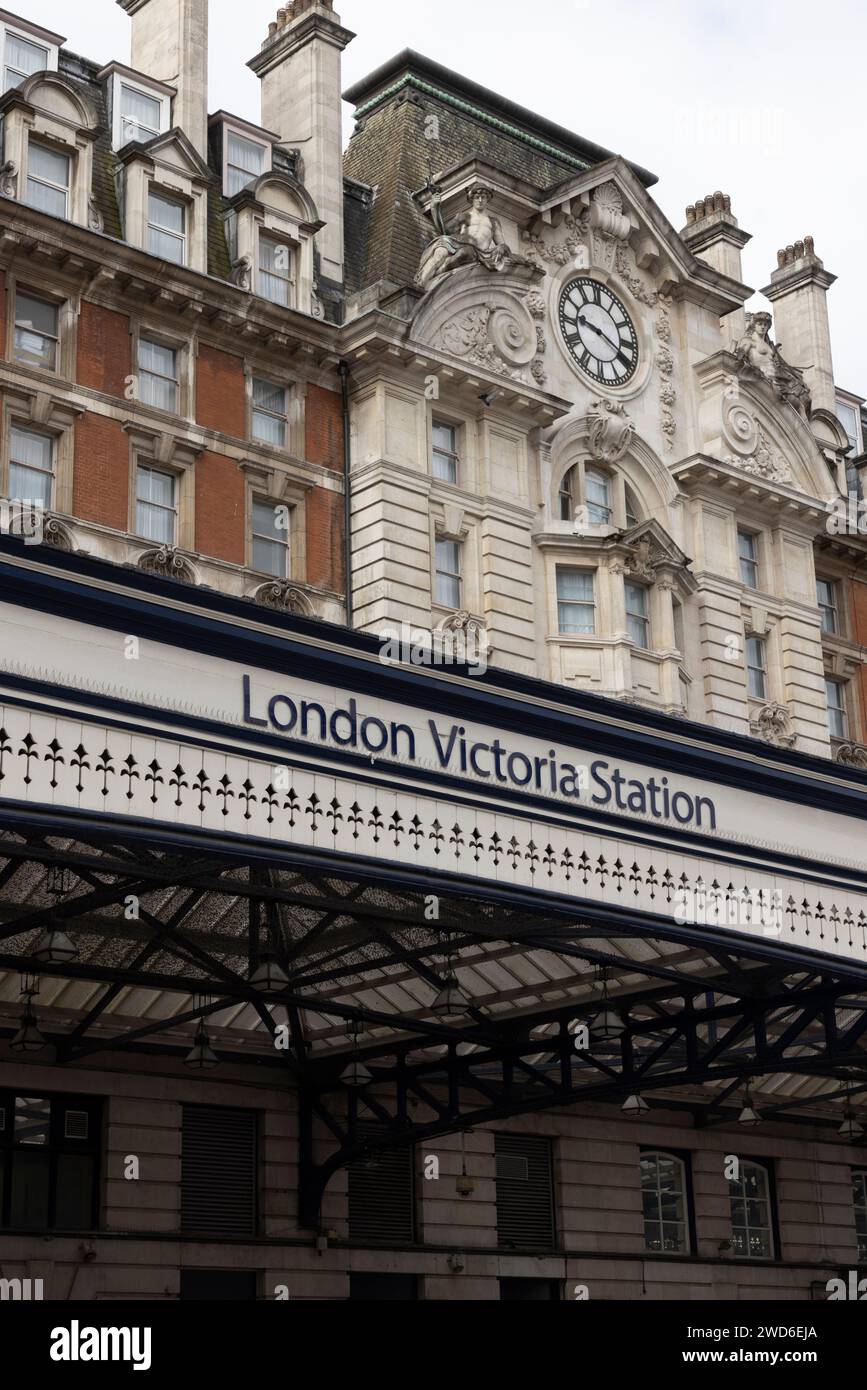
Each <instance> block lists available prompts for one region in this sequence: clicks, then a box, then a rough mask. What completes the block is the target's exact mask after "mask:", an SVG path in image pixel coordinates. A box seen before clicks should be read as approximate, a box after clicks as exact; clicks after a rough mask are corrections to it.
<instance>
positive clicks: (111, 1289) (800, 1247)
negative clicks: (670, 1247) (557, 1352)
mask: <svg viewBox="0 0 867 1390" xmlns="http://www.w3.org/2000/svg"><path fill="white" fill-rule="evenodd" d="M149 1068H151V1069H149ZM152 1068H153V1064H152V1063H149V1061H148V1059H146V1058H142V1057H136V1056H128V1057H124V1058H113V1057H106V1058H105V1059H101V1063H100V1069H99V1070H96V1069H85V1067H84V1066H82V1065H80V1066H78V1067H76V1068H74V1069H72V1070H66V1069H61V1068H58V1067H54V1066H51V1065H44V1064H40V1063H37V1062H36V1061H33V1062H31V1063H22V1062H20V1061H14V1062H12V1061H10V1062H9V1063H7V1064H4V1067H3V1085H4V1086H6V1087H8V1088H11V1089H26V1092H27V1094H28V1095H39V1094H48V1093H55V1094H56V1093H60V1092H67V1093H75V1094H85V1095H102V1096H105V1097H106V1109H105V1122H104V1127H103V1155H102V1174H101V1193H102V1214H101V1223H102V1229H101V1230H100V1231H99V1232H97V1233H77V1234H72V1235H68V1236H67V1235H49V1236H47V1237H46V1236H43V1235H41V1234H40V1235H32V1234H27V1235H25V1234H17V1233H13V1232H0V1278H2V1279H14V1278H22V1279H24V1278H31V1279H42V1280H43V1289H44V1297H45V1298H46V1299H57V1300H63V1301H66V1300H69V1299H74V1300H78V1299H85V1300H91V1299H96V1300H101V1299H123V1298H134V1299H174V1298H177V1297H178V1294H179V1284H180V1272H181V1270H182V1269H192V1268H198V1269H202V1268H209V1269H219V1270H245V1271H255V1272H256V1275H257V1291H258V1296H259V1297H260V1298H274V1297H275V1296H277V1290H278V1289H283V1288H285V1290H286V1291H287V1294H288V1297H289V1299H290V1300H294V1299H345V1298H348V1297H349V1276H350V1274H352V1273H375V1274H385V1273H394V1274H404V1275H415V1276H417V1278H418V1281H419V1282H418V1288H419V1296H420V1297H421V1298H425V1299H444V1300H456V1299H457V1300H464V1299H497V1298H498V1297H499V1285H498V1280H499V1279H501V1278H539V1279H549V1280H554V1281H557V1284H558V1286H559V1290H560V1295H561V1297H564V1298H570V1299H571V1298H584V1297H587V1298H589V1299H591V1300H592V1299H630V1300H631V1299H641V1298H649V1299H699V1300H700V1299H708V1300H711V1299H713V1300H718V1299H744V1300H749V1299H765V1298H768V1299H777V1298H782V1299H809V1298H811V1297H816V1296H818V1297H824V1293H823V1292H822V1290H823V1289H824V1285H825V1284H826V1282H827V1280H828V1279H830V1278H831V1277H834V1276H835V1275H836V1274H837V1273H839V1272H840V1271H841V1270H848V1269H850V1268H855V1267H856V1265H857V1244H856V1235H855V1217H854V1210H853V1204H852V1190H851V1169H852V1168H853V1167H858V1166H861V1167H863V1166H867V1150H865V1148H864V1147H863V1146H861V1147H858V1146H853V1145H850V1144H846V1143H843V1142H842V1141H841V1140H839V1139H838V1138H837V1137H836V1135H835V1133H834V1131H833V1130H827V1129H824V1130H819V1129H817V1128H814V1127H811V1126H806V1125H803V1126H801V1125H799V1126H795V1125H783V1124H780V1123H778V1124H776V1125H772V1124H770V1123H768V1124H762V1125H761V1126H759V1127H758V1128H756V1129H750V1130H743V1129H739V1127H738V1126H737V1124H731V1125H725V1126H724V1125H720V1126H719V1127H713V1128H704V1129H697V1128H695V1126H694V1124H693V1121H692V1118H691V1116H690V1115H689V1114H688V1112H686V1111H675V1110H671V1111H665V1110H654V1111H653V1112H651V1114H650V1115H648V1116H647V1117H646V1118H645V1119H643V1120H641V1121H631V1120H627V1119H625V1118H623V1117H622V1115H621V1113H620V1111H619V1110H618V1109H615V1108H606V1107H601V1106H597V1107H595V1108H592V1109H591V1108H588V1109H582V1110H581V1111H580V1112H579V1111H577V1110H572V1111H570V1110H553V1111H550V1112H547V1113H544V1114H541V1113H540V1114H535V1115H532V1116H525V1117H522V1118H516V1119H514V1120H510V1121H508V1123H504V1124H503V1125H501V1126H499V1128H501V1129H502V1130H504V1131H506V1132H508V1133H512V1134H535V1135H543V1136H546V1137H548V1138H550V1139H551V1140H552V1153H553V1164H554V1194H555V1209H556V1227H557V1244H558V1253H554V1252H552V1251H541V1250H540V1251H538V1252H535V1251H530V1252H526V1253H523V1252H522V1253H519V1252H505V1251H504V1250H502V1249H498V1248H497V1220H496V1218H497V1213H496V1187H495V1158H494V1132H493V1130H492V1129H490V1128H484V1129H483V1128H480V1129H477V1130H474V1131H472V1132H470V1133H468V1134H464V1135H463V1136H462V1137H461V1136H456V1135H450V1136H446V1137H444V1138H440V1139H437V1140H435V1141H431V1142H429V1143H426V1144H421V1145H419V1146H418V1147H417V1149H416V1153H415V1171H416V1178H417V1181H416V1188H417V1197H418V1204H417V1216H418V1236H419V1245H418V1246H414V1247H403V1248H400V1249H383V1248H379V1247H376V1248H371V1247H366V1248H365V1247H362V1246H360V1245H359V1244H358V1243H356V1242H353V1241H352V1240H351V1239H350V1236H349V1230H348V1221H347V1215H348V1213H347V1178H346V1173H345V1171H341V1172H339V1173H338V1174H337V1175H336V1176H335V1178H334V1179H333V1180H332V1182H331V1183H330V1184H329V1186H328V1188H327V1191H326V1196H325V1201H324V1204H323V1210H322V1230H323V1231H326V1232H328V1236H327V1240H326V1241H325V1242H323V1241H322V1240H320V1242H319V1243H320V1246H321V1247H322V1248H317V1241H316V1235H315V1233H311V1232H309V1231H307V1230H304V1229H302V1228H301V1227H299V1225H298V1221H297V1200H296V1190H297V1132H298V1125H297V1115H296V1111H295V1099H294V1096H293V1095H292V1094H291V1093H290V1092H288V1091H286V1090H282V1089H279V1088H278V1087H277V1086H276V1085H275V1084H274V1082H273V1080H272V1078H271V1077H268V1078H267V1079H263V1080H260V1079H258V1077H255V1078H254V1079H253V1080H252V1081H251V1077H250V1073H249V1072H246V1073H245V1070H244V1069H241V1068H238V1067H234V1068H232V1067H230V1066H228V1065H227V1066H224V1067H221V1068H220V1077H219V1079H217V1077H216V1074H210V1075H209V1076H208V1077H206V1078H202V1077H196V1076H194V1075H192V1074H189V1073H188V1074H182V1073H183V1069H182V1068H177V1067H176V1065H175V1064H174V1063H173V1062H166V1063H165V1064H161V1068H162V1069H161V1072H160V1073H159V1074H157V1073H155V1071H154V1070H153V1069H152ZM223 1073H225V1075H224V1074H223ZM184 1103H199V1104H208V1105H223V1106H241V1107H244V1108H252V1109H255V1110H257V1111H258V1112H259V1134H260V1149H259V1156H260V1162H259V1181H260V1193H259V1208H260V1231H261V1234H260V1237H259V1238H258V1239H256V1240H249V1241H248V1240H235V1241H221V1242H212V1241H208V1240H198V1239H191V1238H190V1237H187V1236H183V1237H181V1236H179V1234H178V1231H179V1225H180V1200H181V1189H180V1179H181V1115H182V1105H183V1104H184ZM646 1147H650V1148H659V1149H663V1150H668V1151H675V1152H677V1153H680V1154H688V1155H689V1166H690V1170H691V1178H692V1187H693V1193H694V1206H695V1237H696V1238H695V1244H694V1246H693V1251H692V1254H691V1255H689V1256H670V1257H668V1256H659V1255H654V1254H647V1253H645V1252H644V1248H643V1246H644V1233H643V1219H642V1206H641V1190H640V1182H639V1166H638V1165H639V1156H640V1152H641V1149H642V1148H646ZM329 1150H330V1145H329V1143H328V1142H327V1141H326V1138H325V1136H324V1135H320V1136H318V1138H317V1152H318V1155H319V1156H320V1157H324V1156H325V1155H326V1154H327V1153H328V1152H329ZM732 1155H736V1156H741V1157H745V1156H749V1157H751V1158H756V1159H767V1160H771V1161H772V1164H773V1172H774V1182H775V1187H776V1199H777V1202H776V1205H777V1212H778V1220H779V1237H780V1250H779V1255H780V1259H779V1260H777V1261H775V1262H757V1261H752V1260H746V1259H742V1258H735V1257H734V1256H732V1254H731V1253H730V1252H729V1251H728V1250H727V1249H726V1245H727V1241H728V1239H729V1237H730V1236H731V1225H730V1216H729V1198H728V1185H727V1179H726V1175H725V1164H726V1161H727V1159H729V1158H730V1157H731V1156H732ZM130 1156H135V1157H137V1158H138V1160H139V1178H138V1180H135V1181H132V1180H128V1179H126V1178H125V1177H124V1171H125V1166H126V1165H127V1161H128V1159H129V1157H130ZM431 1158H436V1159H437V1160H438V1164H432V1163H431V1162H430V1159H431ZM462 1163H463V1164H464V1165H465V1167H466V1172H467V1175H468V1176H469V1177H470V1178H471V1179H472V1184H473V1190H472V1192H471V1193H470V1194H469V1195H466V1196H461V1195H460V1194H459V1192H458V1190H457V1187H456V1178H457V1177H458V1176H459V1175H460V1173H461V1169H462ZM437 1170H438V1176H436V1177H430V1178H428V1177H425V1173H426V1172H428V1173H429V1172H433V1171H437ZM817 1290H818V1291H819V1292H818V1293H817V1292H816V1291H817Z"/></svg>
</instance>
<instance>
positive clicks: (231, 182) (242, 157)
mask: <svg viewBox="0 0 867 1390" xmlns="http://www.w3.org/2000/svg"><path fill="white" fill-rule="evenodd" d="M267 157H268V149H267V146H265V145H260V144H259V143H258V141H256V140H248V139H247V138H246V136H243V135H238V134H236V133H235V131H233V130H227V131H226V180H225V189H226V197H227V198H232V197H234V195H235V194H236V193H240V192H241V189H242V188H246V187H247V185H248V184H250V183H252V182H253V180H254V179H257V178H258V177H259V175H260V174H262V173H264V172H265V161H266V159H267Z"/></svg>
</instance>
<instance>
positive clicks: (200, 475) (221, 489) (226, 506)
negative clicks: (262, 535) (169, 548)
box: [195, 453, 245, 565]
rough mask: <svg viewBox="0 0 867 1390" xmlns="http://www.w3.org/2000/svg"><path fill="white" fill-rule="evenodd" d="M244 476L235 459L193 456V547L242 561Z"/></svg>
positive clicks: (221, 557)
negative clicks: (194, 533) (194, 493)
mask: <svg viewBox="0 0 867 1390" xmlns="http://www.w3.org/2000/svg"><path fill="white" fill-rule="evenodd" d="M244 497H245V483H244V475H243V474H242V473H241V471H240V469H239V468H238V465H237V463H236V462H235V461H234V459H228V458H223V456H222V455H221V454H207V453H206V454H201V455H200V457H199V458H197V459H196V545H195V548H196V550H198V551H200V552H201V554H202V555H212V556H213V557H214V558H215V559H218V560H230V561H231V562H232V564H235V565H243V563H244V539H245V537H244Z"/></svg>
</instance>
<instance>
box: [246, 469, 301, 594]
mask: <svg viewBox="0 0 867 1390" xmlns="http://www.w3.org/2000/svg"><path fill="white" fill-rule="evenodd" d="M239 467H240V469H241V472H242V473H243V474H244V478H245V481H246V490H245V499H244V564H245V566H246V568H247V569H248V570H250V571H251V573H252V574H254V575H256V576H257V579H258V580H259V582H264V581H265V580H268V579H273V578H274V576H273V575H270V574H266V573H264V572H263V571H262V570H255V569H253V502H254V501H257V502H271V503H272V504H273V505H274V506H275V507H278V506H285V507H288V508H289V537H288V539H289V573H288V574H287V575H286V578H287V579H289V580H292V581H293V582H294V583H297V584H306V582H307V505H306V503H307V493H308V492H310V491H311V489H312V488H313V486H314V484H313V483H312V482H310V481H308V480H306V479H304V480H302V479H300V478H295V477H293V476H292V475H291V474H289V473H287V472H285V471H284V470H283V469H282V468H278V467H269V466H268V465H267V464H263V463H260V462H258V461H257V460H254V459H245V460H244V462H243V463H241V464H239Z"/></svg>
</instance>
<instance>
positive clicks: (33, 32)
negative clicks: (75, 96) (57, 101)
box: [0, 18, 60, 95]
mask: <svg viewBox="0 0 867 1390" xmlns="http://www.w3.org/2000/svg"><path fill="white" fill-rule="evenodd" d="M10 36H11V37H12V38H14V39H21V40H22V41H23V42H24V43H29V44H32V45H33V46H34V48H42V49H44V50H45V51H46V53H47V55H48V62H47V63H46V65H45V68H44V69H43V68H36V69H35V71H36V72H43V71H45V72H57V68H58V64H59V60H60V43H59V36H58V35H57V34H52V33H50V32H49V31H48V30H47V29H41V28H39V26H38V25H36V24H34V25H29V24H28V23H27V22H26V21H25V20H22V19H18V18H16V19H15V20H14V21H13V22H11V23H10V22H8V21H6V20H2V21H0V95H3V94H5V93H6V92H11V91H13V90H15V88H17V87H20V85H21V83H20V82H16V83H15V84H14V85H13V86H9V87H7V86H6V70H7V68H8V66H9V64H8V63H7V61H6V47H7V43H8V40H9V38H10ZM32 76H33V74H32V73H26V74H25V76H24V77H23V78H22V81H24V82H26V81H27V78H28V77H32Z"/></svg>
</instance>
